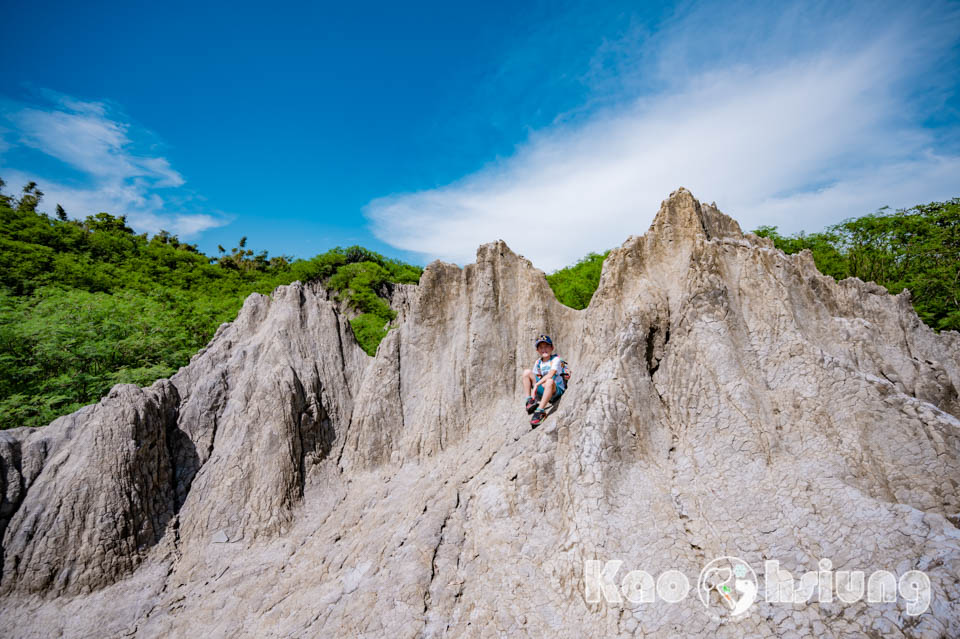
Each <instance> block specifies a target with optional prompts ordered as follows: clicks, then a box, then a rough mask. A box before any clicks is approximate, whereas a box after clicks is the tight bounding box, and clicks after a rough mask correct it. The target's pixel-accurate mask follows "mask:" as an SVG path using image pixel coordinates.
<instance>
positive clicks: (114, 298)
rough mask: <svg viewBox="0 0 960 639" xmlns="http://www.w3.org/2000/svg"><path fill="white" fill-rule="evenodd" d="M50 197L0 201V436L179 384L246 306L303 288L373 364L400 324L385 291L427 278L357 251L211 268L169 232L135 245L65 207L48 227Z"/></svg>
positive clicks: (240, 258)
mask: <svg viewBox="0 0 960 639" xmlns="http://www.w3.org/2000/svg"><path fill="white" fill-rule="evenodd" d="M3 186H4V185H3V181H2V180H0V189H2V187H3ZM42 197H43V193H42V192H41V191H40V190H39V189H37V186H36V184H33V183H31V184H28V185H27V186H26V187H24V189H23V192H22V194H21V195H20V197H19V198H15V197H12V196H9V195H3V194H2V191H0V428H9V427H13V426H42V425H44V424H47V423H49V422H50V421H52V420H53V419H54V418H56V417H58V416H60V415H64V414H68V413H71V412H73V411H75V410H77V409H78V408H80V407H81V406H84V405H86V404H90V403H93V402H96V401H98V400H99V399H100V397H102V396H103V395H104V394H106V393H107V392H108V391H109V390H110V388H111V387H112V386H113V385H114V384H117V383H121V382H130V383H135V384H140V385H148V384H151V383H152V382H153V381H155V380H157V379H160V378H163V377H168V376H170V375H172V374H173V373H175V372H176V371H177V369H178V368H179V367H181V366H184V365H186V364H187V363H189V361H190V357H191V356H192V355H193V354H194V353H196V352H197V351H198V350H199V349H200V348H202V347H203V346H204V345H205V344H206V343H207V342H208V341H209V340H210V338H211V337H212V336H213V333H214V332H215V331H216V329H217V327H218V326H219V325H220V324H221V323H223V322H229V321H232V320H233V319H234V318H235V317H236V314H237V311H238V310H239V309H240V307H241V306H242V305H243V300H244V299H246V297H247V296H248V295H249V294H250V293H253V292H259V293H264V294H269V293H270V292H272V291H273V289H275V288H276V287H277V286H279V285H282V284H289V283H291V282H293V281H295V280H301V281H305V282H306V281H311V280H322V281H325V282H326V287H327V288H328V289H329V290H331V292H333V293H334V294H335V296H336V297H337V298H338V299H340V301H341V302H342V305H343V307H344V308H345V309H346V312H348V313H349V314H350V315H352V316H354V317H353V319H352V320H351V325H352V327H353V330H354V333H355V334H356V336H357V340H358V341H359V343H360V345H361V346H362V347H363V348H364V350H365V351H366V352H367V353H370V354H373V353H374V352H376V348H377V345H378V344H379V343H380V340H381V339H382V338H383V336H384V335H385V334H386V332H387V323H388V322H389V321H391V320H392V319H393V318H394V316H395V314H394V312H393V310H392V309H391V308H390V306H389V305H388V304H387V302H386V301H385V299H384V297H385V296H387V295H388V294H389V289H390V284H391V283H395V282H401V283H416V282H417V281H419V278H420V273H421V270H422V269H421V268H420V267H418V266H412V265H409V264H405V263H402V262H400V261H398V260H393V259H388V258H385V257H383V256H382V255H379V254H377V253H374V252H372V251H368V250H367V249H364V248H362V247H358V246H353V247H349V248H340V247H338V248H335V249H332V250H330V251H328V252H326V253H323V254H321V255H317V256H315V257H313V258H311V259H308V260H293V259H292V258H290V257H287V256H279V257H272V258H271V257H268V255H267V253H266V252H265V251H263V252H260V253H257V254H254V252H253V251H252V250H250V249H248V248H246V241H247V238H242V239H241V240H240V242H239V243H238V246H236V247H234V248H233V249H232V250H231V251H230V252H227V251H226V249H224V248H223V247H219V249H220V250H219V255H218V256H216V257H208V256H207V255H204V254H203V253H201V252H200V251H198V250H197V247H196V245H195V244H186V243H183V242H181V241H179V240H178V238H177V236H175V235H171V234H169V233H167V232H165V231H161V232H159V233H157V234H156V235H154V236H153V237H148V236H147V234H146V233H143V234H139V235H138V234H135V233H134V232H133V230H132V229H131V228H129V227H128V226H127V224H126V217H125V216H120V217H114V216H112V215H109V214H107V213H98V214H97V215H92V216H88V217H87V218H86V219H85V220H82V221H79V220H72V219H68V217H67V214H66V212H65V211H63V209H62V208H61V207H60V206H59V205H58V206H57V214H56V216H55V217H52V218H51V217H49V216H47V215H45V214H43V213H40V212H38V211H37V206H38V204H39V203H40V201H41V198H42Z"/></svg>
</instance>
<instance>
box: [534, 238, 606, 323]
mask: <svg viewBox="0 0 960 639" xmlns="http://www.w3.org/2000/svg"><path fill="white" fill-rule="evenodd" d="M609 254H610V251H607V252H606V253H603V254H600V253H588V254H587V256H586V257H584V258H583V259H581V260H580V261H579V262H577V263H576V264H574V265H573V266H567V267H566V268H562V269H560V270H558V271H554V272H553V273H551V274H550V275H547V283H548V284H550V288H552V289H553V293H554V295H556V296H557V300H558V301H559V302H560V303H561V304H565V305H566V306H569V307H570V308H576V309H583V308H586V307H587V305H588V304H590V299H591V298H592V297H593V293H594V291H596V290H597V286H598V285H599V284H600V272H601V271H602V270H603V261H604V260H605V259H607V255H609Z"/></svg>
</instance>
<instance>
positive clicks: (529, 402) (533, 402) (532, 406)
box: [526, 397, 537, 415]
mask: <svg viewBox="0 0 960 639" xmlns="http://www.w3.org/2000/svg"><path fill="white" fill-rule="evenodd" d="M536 407H537V400H535V399H534V398H532V397H528V398H527V406H526V408H527V415H529V414H530V413H532V412H533V411H534V409H535V408H536Z"/></svg>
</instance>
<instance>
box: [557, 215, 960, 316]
mask: <svg viewBox="0 0 960 639" xmlns="http://www.w3.org/2000/svg"><path fill="white" fill-rule="evenodd" d="M754 233H756V234H757V235H760V236H762V237H769V238H770V239H771V240H773V243H774V245H775V246H776V247H777V248H779V249H781V250H782V251H783V252H785V253H788V254H790V253H798V252H800V251H802V250H803V249H810V252H811V253H812V254H813V259H814V262H815V263H816V265H817V268H818V269H819V270H820V272H821V273H823V274H825V275H830V276H832V277H834V278H836V279H838V280H840V279H843V278H845V277H858V278H860V279H861V280H864V281H873V282H876V283H877V284H880V285H881V286H884V287H886V289H887V290H888V291H890V292H891V293H894V294H896V293H899V292H901V291H902V290H903V289H905V288H908V289H910V293H911V295H912V299H913V305H914V308H915V309H916V311H917V315H919V316H920V318H921V319H922V320H923V321H924V322H925V323H926V324H928V325H929V326H931V327H933V328H934V329H936V330H938V331H939V330H960V198H954V199H952V200H950V201H947V202H931V203H930V204H920V205H917V206H914V207H913V208H910V209H902V210H898V211H893V212H891V211H889V210H887V209H881V210H880V211H878V212H877V213H874V214H871V215H864V216H862V217H857V218H849V219H847V220H844V221H842V222H840V223H839V224H834V225H832V226H829V227H827V229H826V230H824V231H821V232H819V233H810V234H807V233H804V232H800V233H796V234H793V235H789V236H784V235H781V234H780V233H779V232H778V231H777V227H775V226H761V227H760V228H758V229H757V230H755V231H754ZM608 254H609V251H607V252H606V253H603V254H602V255H601V254H598V253H590V254H589V255H587V256H586V257H584V258H583V259H582V260H580V261H579V262H577V263H576V264H574V265H573V266H569V267H567V268H563V269H560V270H559V271H556V272H555V273H553V274H551V275H548V276H547V282H549V283H550V286H551V288H553V292H554V293H555V294H556V296H557V299H558V300H559V301H560V302H561V303H563V304H565V305H567V306H570V307H571V308H577V309H582V308H586V307H587V305H588V304H589V303H590V298H591V297H592V296H593V292H594V291H595V290H596V289H597V285H598V284H599V282H600V272H601V270H602V268H603V260H604V259H606V256H607V255H608Z"/></svg>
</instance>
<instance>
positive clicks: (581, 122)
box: [0, 1, 960, 271]
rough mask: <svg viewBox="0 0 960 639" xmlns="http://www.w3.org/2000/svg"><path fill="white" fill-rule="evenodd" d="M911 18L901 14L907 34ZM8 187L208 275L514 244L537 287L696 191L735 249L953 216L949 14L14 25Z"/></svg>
mask: <svg viewBox="0 0 960 639" xmlns="http://www.w3.org/2000/svg"><path fill="white" fill-rule="evenodd" d="M906 5H908V6H906ZM4 14H5V22H6V23H7V24H8V25H18V26H17V28H15V29H7V30H6V31H5V35H4V55H3V56H2V57H0V176H2V177H3V178H4V179H5V180H6V181H7V182H8V186H7V191H8V192H10V191H12V190H14V189H15V188H19V186H20V185H22V183H23V182H24V181H26V180H28V179H33V180H36V181H37V182H38V183H39V184H40V186H41V188H42V189H43V190H44V191H45V193H46V194H47V195H46V197H45V200H44V204H43V205H42V206H41V209H44V208H45V209H46V210H48V211H52V210H53V208H54V206H55V204H56V203H57V202H60V203H62V204H63V205H64V206H65V207H66V209H67V211H68V213H69V214H70V215H71V216H74V217H82V216H85V215H88V214H91V213H95V212H97V211H100V210H106V211H109V212H111V213H114V214H118V215H119V214H126V215H127V216H128V221H129V222H130V223H131V225H132V226H133V227H134V228H135V229H136V230H138V231H148V232H151V233H153V232H156V231H157V230H159V229H160V228H164V229H167V230H170V231H171V232H175V233H178V234H179V235H180V237H181V238H182V239H185V240H187V241H191V242H196V243H197V244H198V245H199V246H200V248H201V249H202V250H204V251H206V252H208V253H211V254H213V253H215V252H216V246H217V244H223V245H224V246H225V247H228V248H229V247H231V246H234V245H235V244H236V241H237V240H238V239H239V238H240V237H241V236H242V235H246V236H248V237H249V240H248V241H249V244H248V246H250V247H252V248H254V249H255V250H261V249H266V250H268V251H270V253H271V254H272V255H273V254H281V253H283V254H288V255H295V256H298V257H309V256H310V255H313V254H315V253H318V252H321V251H323V250H326V249H327V248H330V247H332V246H335V245H348V244H354V243H359V244H363V245H365V246H368V247H370V248H373V249H375V250H378V251H381V252H383V253H385V254H388V255H391V256H396V257H401V258H404V259H408V260H411V261H415V262H418V263H421V264H425V263H427V262H429V261H430V260H432V259H435V258H441V259H445V260H448V261H454V262H457V263H460V264H464V263H468V262H470V261H472V259H473V255H474V252H475V249H476V247H477V246H478V245H479V244H480V243H482V242H487V241H493V240H496V239H500V238H502V239H504V240H506V241H507V243H508V244H509V245H510V246H511V247H512V248H513V249H514V250H516V251H517V252H519V253H521V254H524V255H526V256H527V257H529V258H531V259H532V260H533V262H534V264H535V265H536V266H538V267H540V268H543V269H544V270H546V271H550V270H553V269H555V268H558V267H560V266H563V265H565V264H569V263H571V262H573V261H575V260H576V259H577V258H579V257H581V256H582V255H584V254H585V253H587V252H588V251H593V250H604V249H606V248H610V247H612V246H615V245H619V244H620V243H621V242H623V240H624V239H626V237H627V236H629V235H631V234H640V233H643V232H645V231H646V229H647V227H648V225H649V223H650V221H651V219H652V217H653V215H654V213H655V212H656V210H657V207H658V206H659V203H660V201H661V200H662V199H663V198H665V197H666V196H667V195H668V194H669V193H670V192H671V191H672V190H674V189H675V188H676V187H678V186H686V187H687V188H689V189H691V190H692V191H693V193H694V195H695V196H697V197H698V198H700V199H702V200H704V201H715V202H716V203H717V204H718V206H720V208H721V210H724V211H725V212H727V213H729V214H731V215H733V216H734V217H735V218H737V219H738V220H739V221H740V222H741V225H742V226H743V227H744V228H746V229H752V228H755V227H756V226H758V225H760V224H775V225H778V226H780V228H781V230H783V231H787V232H792V231H797V230H801V229H805V230H808V231H813V230H818V229H820V228H822V227H823V226H825V225H826V224H830V223H833V222H836V221H839V220H840V219H843V218H845V217H849V216H854V215H860V214H864V213H868V212H871V211H873V210H876V209H877V208H879V207H881V206H884V205H888V206H891V207H901V206H910V205H912V204H916V203H920V202H927V201H932V200H943V199H947V198H950V197H956V196H960V177H958V176H960V97H958V91H957V89H958V79H960V67H958V57H957V56H958V44H960V4H958V3H957V2H927V3H923V2H915V3H887V2H854V3H838V2H829V3H816V2H805V3H798V4H791V3H768V2H756V3H722V4H721V3H688V2H683V3H671V4H662V5H657V4H654V3H615V2H610V3H603V4H602V7H601V8H598V6H597V4H596V3H593V4H592V5H590V4H587V3H575V2H566V3H562V2H551V3H494V2H486V3H478V4H475V5H473V6H467V5H465V4H461V3H434V4H412V3H382V4H380V3H369V4H357V3H351V4H349V5H340V4H328V3H302V4H299V3H286V2H272V3H243V2H234V3H222V4H219V3H218V4H214V3H201V2H191V3H178V2H167V3H162V4H156V3H154V4H153V5H143V4H141V3H94V2H91V3H59V2H57V3H52V2H37V1H31V2H19V1H15V2H6V3H5V5H4Z"/></svg>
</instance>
